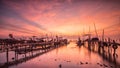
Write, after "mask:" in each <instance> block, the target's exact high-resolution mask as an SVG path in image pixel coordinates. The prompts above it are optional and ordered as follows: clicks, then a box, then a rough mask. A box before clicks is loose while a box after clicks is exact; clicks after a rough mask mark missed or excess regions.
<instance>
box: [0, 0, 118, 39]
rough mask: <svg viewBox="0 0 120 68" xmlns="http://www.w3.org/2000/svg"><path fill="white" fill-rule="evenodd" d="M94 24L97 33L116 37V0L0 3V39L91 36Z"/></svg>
mask: <svg viewBox="0 0 120 68" xmlns="http://www.w3.org/2000/svg"><path fill="white" fill-rule="evenodd" d="M94 23H95V25H96V29H97V31H98V34H102V29H105V33H106V34H108V35H116V36H120V1H119V0H0V38H3V37H7V36H8V34H9V33H12V34H14V35H15V36H33V35H36V36H38V35H43V34H61V35H68V36H73V35H74V36H75V35H81V34H83V31H84V32H85V33H88V32H89V28H90V31H91V33H95V32H94Z"/></svg>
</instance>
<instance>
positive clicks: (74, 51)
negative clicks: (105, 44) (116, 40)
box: [10, 42, 111, 68]
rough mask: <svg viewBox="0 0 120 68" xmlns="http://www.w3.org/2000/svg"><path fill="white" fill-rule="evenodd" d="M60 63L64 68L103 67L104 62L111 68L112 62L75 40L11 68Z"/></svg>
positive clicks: (47, 66) (53, 67)
mask: <svg viewBox="0 0 120 68" xmlns="http://www.w3.org/2000/svg"><path fill="white" fill-rule="evenodd" d="M60 64H61V65H62V68H79V67H82V68H103V66H102V65H103V64H106V65H108V68H111V67H110V66H111V64H110V63H109V62H107V61H105V60H103V59H102V57H100V56H99V55H98V54H97V53H93V52H90V51H88V49H87V48H85V47H83V46H81V47H78V46H77V45H76V44H75V42H71V43H70V44H68V45H67V46H62V47H59V48H56V49H54V50H52V51H50V52H47V53H45V54H43V55H40V56H38V57H36V58H33V59H31V60H29V61H26V62H24V63H21V64H18V65H14V66H12V67H10V68H59V65H60Z"/></svg>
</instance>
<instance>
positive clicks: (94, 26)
mask: <svg viewBox="0 0 120 68" xmlns="http://www.w3.org/2000/svg"><path fill="white" fill-rule="evenodd" d="M94 28H95V33H96V36H97V37H98V33H97V30H96V26H95V23H94Z"/></svg>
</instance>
